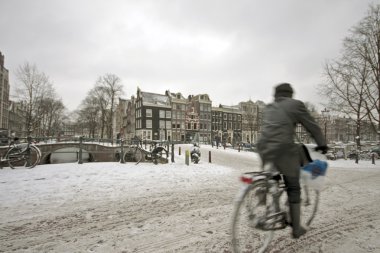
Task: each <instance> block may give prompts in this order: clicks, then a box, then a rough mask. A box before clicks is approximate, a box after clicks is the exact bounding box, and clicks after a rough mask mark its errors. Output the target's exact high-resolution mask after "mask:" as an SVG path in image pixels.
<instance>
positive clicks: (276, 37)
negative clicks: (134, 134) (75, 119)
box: [0, 0, 379, 110]
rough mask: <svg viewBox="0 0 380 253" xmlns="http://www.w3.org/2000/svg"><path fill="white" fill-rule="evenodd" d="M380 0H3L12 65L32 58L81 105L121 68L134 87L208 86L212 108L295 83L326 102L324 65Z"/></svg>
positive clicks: (3, 30)
mask: <svg viewBox="0 0 380 253" xmlns="http://www.w3.org/2000/svg"><path fill="white" fill-rule="evenodd" d="M370 3H375V4H377V3H379V1H373V0H371V1H370V0H313V1H305V0H265V1H262V0H229V1H227V0H147V1H145V0H135V1H132V0H120V1H118V0H33V1H29V0H0V51H1V52H2V54H4V55H5V67H6V68H7V69H9V71H10V84H11V87H14V86H15V85H16V82H17V80H16V77H15V72H16V69H17V68H18V67H19V66H20V65H22V64H24V63H25V62H29V63H31V64H36V66H37V68H38V69H39V70H40V71H42V72H44V73H45V74H47V75H48V76H49V77H50V79H51V81H52V82H53V84H54V87H55V89H56V91H57V93H58V94H59V96H60V97H61V98H62V100H63V103H64V104H65V106H66V107H67V108H68V109H70V110H74V109H77V108H78V106H79V104H80V102H81V101H82V99H83V98H84V97H85V96H86V94H87V92H88V91H89V90H90V89H91V88H92V87H93V86H94V83H95V81H96V79H97V78H98V77H99V76H102V75H104V74H106V73H112V74H115V75H117V76H119V77H120V78H121V79H122V84H123V85H124V90H125V95H124V97H126V98H129V97H130V96H131V95H133V94H136V90H137V87H140V89H141V90H142V91H147V92H155V93H160V94H164V92H165V90H170V91H171V92H182V94H183V95H184V96H188V95H189V94H193V95H196V94H202V93H208V94H209V95H210V98H211V100H212V101H213V106H217V105H218V104H220V103H221V104H225V105H234V104H237V103H238V102H240V101H247V100H249V99H251V100H253V101H256V100H263V101H264V102H270V101H271V100H272V95H273V86H274V85H275V84H277V83H280V82H289V83H291V84H293V87H294V88H295V98H297V99H301V100H304V101H309V102H312V103H314V104H315V105H317V106H320V105H319V104H320V102H321V101H323V98H321V97H319V96H318V95H317V94H316V86H317V85H318V84H320V83H321V82H322V81H323V78H322V73H323V64H324V63H325V61H326V60H328V59H334V58H337V57H338V55H339V51H340V50H341V48H342V40H343V39H344V37H345V36H347V35H348V31H349V29H350V28H351V27H353V26H354V25H356V24H357V23H358V22H359V21H360V20H361V19H362V18H363V17H364V16H365V15H366V14H367V11H368V7H369V4H370Z"/></svg>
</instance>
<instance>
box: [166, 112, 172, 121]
mask: <svg viewBox="0 0 380 253" xmlns="http://www.w3.org/2000/svg"><path fill="white" fill-rule="evenodd" d="M166 118H167V119H171V118H172V112H171V111H166Z"/></svg>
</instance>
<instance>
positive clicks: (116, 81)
mask: <svg viewBox="0 0 380 253" xmlns="http://www.w3.org/2000/svg"><path fill="white" fill-rule="evenodd" d="M95 90H96V92H97V93H98V94H102V96H101V98H102V99H103V101H100V100H99V101H100V102H102V104H103V107H102V109H105V110H106V111H105V114H104V116H105V119H106V120H107V121H106V122H108V124H107V125H106V127H107V137H108V138H109V139H111V140H112V139H113V120H114V113H115V108H116V101H117V98H118V97H119V96H120V95H122V94H123V86H122V85H121V80H120V78H119V77H118V76H116V75H114V74H105V75H104V76H101V77H99V78H98V81H97V82H96V86H95ZM98 98H99V99H100V96H98Z"/></svg>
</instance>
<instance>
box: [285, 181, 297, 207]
mask: <svg viewBox="0 0 380 253" xmlns="http://www.w3.org/2000/svg"><path fill="white" fill-rule="evenodd" d="M284 180H285V185H286V188H287V189H286V192H287V193H288V199H289V203H290V204H298V203H300V202H301V186H300V179H299V177H287V176H284Z"/></svg>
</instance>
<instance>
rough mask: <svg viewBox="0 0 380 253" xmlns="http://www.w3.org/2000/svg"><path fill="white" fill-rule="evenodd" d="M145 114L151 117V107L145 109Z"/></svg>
mask: <svg viewBox="0 0 380 253" xmlns="http://www.w3.org/2000/svg"><path fill="white" fill-rule="evenodd" d="M145 114H146V117H148V118H151V117H152V109H146V110H145Z"/></svg>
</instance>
